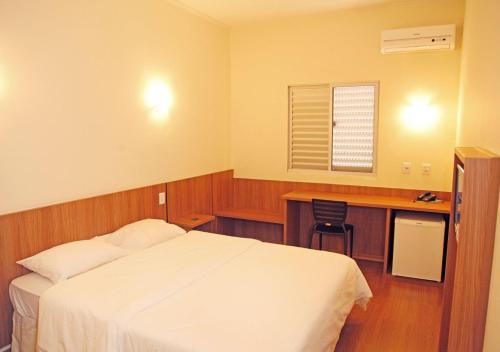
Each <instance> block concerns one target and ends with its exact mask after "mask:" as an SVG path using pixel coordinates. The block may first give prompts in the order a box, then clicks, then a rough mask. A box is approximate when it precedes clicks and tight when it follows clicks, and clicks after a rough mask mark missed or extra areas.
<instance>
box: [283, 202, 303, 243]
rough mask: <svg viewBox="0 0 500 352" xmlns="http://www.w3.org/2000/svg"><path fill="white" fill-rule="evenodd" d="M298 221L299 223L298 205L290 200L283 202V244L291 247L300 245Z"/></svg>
mask: <svg viewBox="0 0 500 352" xmlns="http://www.w3.org/2000/svg"><path fill="white" fill-rule="evenodd" d="M299 221H300V203H299V202H295V201H292V200H287V201H285V221H284V227H283V244H286V245H291V246H299V245H300V238H299V235H300V234H299V230H300V226H299V225H300V224H299Z"/></svg>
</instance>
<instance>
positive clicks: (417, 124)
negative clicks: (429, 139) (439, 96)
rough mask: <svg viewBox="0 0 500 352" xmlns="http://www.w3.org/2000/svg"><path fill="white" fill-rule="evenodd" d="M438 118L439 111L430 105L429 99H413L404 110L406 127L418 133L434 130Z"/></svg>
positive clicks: (403, 115)
mask: <svg viewBox="0 0 500 352" xmlns="http://www.w3.org/2000/svg"><path fill="white" fill-rule="evenodd" d="M438 116H439V109H438V108H437V107H436V106H434V105H432V104H431V103H430V99H429V98H428V97H413V98H411V99H409V103H408V104H407V105H406V106H405V107H404V108H403V110H402V117H403V121H404V124H405V126H406V127H407V128H409V129H411V130H413V131H417V132H420V131H426V130H428V129H430V128H432V127H433V126H434V125H435V124H436V122H437V119H438Z"/></svg>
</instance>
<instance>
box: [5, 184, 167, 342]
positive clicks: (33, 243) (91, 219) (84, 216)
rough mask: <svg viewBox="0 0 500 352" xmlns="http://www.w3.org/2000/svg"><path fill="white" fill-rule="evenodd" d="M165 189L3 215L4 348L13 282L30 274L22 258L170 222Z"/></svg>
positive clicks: (157, 187) (156, 187)
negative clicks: (141, 223) (140, 224)
mask: <svg viewBox="0 0 500 352" xmlns="http://www.w3.org/2000/svg"><path fill="white" fill-rule="evenodd" d="M165 191H166V186H165V184H159V185H154V186H149V187H144V188H138V189H134V190H129V191H124V192H118V193H112V194H107V195H103V196H98V197H94V198H88V199H83V200H77V201H73V202H69V203H63V204H58V205H53V206H48V207H44V208H38V209H33V210H28V211H23V212H20V213H14V214H8V215H2V216H0V347H2V346H5V345H8V344H9V343H10V340H11V334H12V320H11V319H12V306H11V304H10V300H9V292H8V287H9V283H10V281H12V279H14V278H16V277H18V276H20V275H22V274H25V273H26V272H27V271H26V270H24V269H23V268H22V267H21V266H19V265H17V264H16V261H17V260H19V259H22V258H26V257H28V256H31V255H33V254H35V253H38V252H40V251H42V250H45V249H47V248H50V247H52V246H55V245H58V244H61V243H65V242H70V241H76V240H82V239H88V238H92V237H94V236H96V235H101V234H105V233H109V232H112V231H114V230H116V229H118V228H119V227H121V226H123V225H125V224H128V223H131V222H134V221H137V220H141V219H146V218H157V219H164V220H166V217H167V209H166V205H158V193H160V192H165Z"/></svg>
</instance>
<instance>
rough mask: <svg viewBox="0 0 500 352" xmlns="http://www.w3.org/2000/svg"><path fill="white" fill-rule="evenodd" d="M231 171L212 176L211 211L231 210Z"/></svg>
mask: <svg viewBox="0 0 500 352" xmlns="http://www.w3.org/2000/svg"><path fill="white" fill-rule="evenodd" d="M233 174H234V172H233V170H227V171H221V172H216V173H214V174H212V190H213V195H212V197H213V198H212V199H213V201H212V203H213V211H214V212H215V211H218V210H223V209H229V208H233Z"/></svg>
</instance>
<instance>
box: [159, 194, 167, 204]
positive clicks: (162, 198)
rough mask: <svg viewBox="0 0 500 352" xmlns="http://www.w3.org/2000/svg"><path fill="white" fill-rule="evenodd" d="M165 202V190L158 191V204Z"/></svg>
mask: <svg viewBox="0 0 500 352" xmlns="http://www.w3.org/2000/svg"><path fill="white" fill-rule="evenodd" d="M165 203H166V197H165V192H160V193H158V205H163V204H165Z"/></svg>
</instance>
